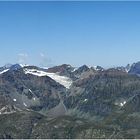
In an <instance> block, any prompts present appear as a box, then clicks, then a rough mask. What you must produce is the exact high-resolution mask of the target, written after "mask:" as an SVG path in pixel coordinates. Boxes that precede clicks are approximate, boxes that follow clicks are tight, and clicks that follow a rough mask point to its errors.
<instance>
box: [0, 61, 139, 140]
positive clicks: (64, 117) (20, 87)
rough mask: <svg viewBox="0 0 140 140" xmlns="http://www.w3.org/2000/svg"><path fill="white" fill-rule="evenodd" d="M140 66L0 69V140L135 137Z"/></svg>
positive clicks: (20, 67) (65, 65)
mask: <svg viewBox="0 0 140 140" xmlns="http://www.w3.org/2000/svg"><path fill="white" fill-rule="evenodd" d="M139 120H140V62H137V63H133V64H132V65H130V64H128V65H127V66H125V67H124V66H120V67H114V68H108V69H105V68H103V67H101V66H93V67H88V66H87V65H83V66H81V67H78V68H75V67H72V66H71V65H69V64H63V65H59V66H54V67H51V68H47V69H45V68H40V67H37V66H32V65H21V64H14V65H12V64H8V65H5V66H3V67H0V124H1V125H0V138H1V139H3V138H17V139H19V138H34V139H40V138H44V139H51V138H53V139H55V138H60V139H61V138H85V139H88V138H89V139H90V138H114V139H115V138H140V134H139V131H140V125H139Z"/></svg>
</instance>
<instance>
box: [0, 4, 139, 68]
mask: <svg viewBox="0 0 140 140" xmlns="http://www.w3.org/2000/svg"><path fill="white" fill-rule="evenodd" d="M136 61H140V2H0V65H4V64H5V63H17V62H20V63H28V64H34V65H41V66H51V65H59V64H63V63H69V64H71V65H73V66H80V65H82V64H87V65H101V66H103V67H111V66H117V65H126V64H127V63H133V62H136Z"/></svg>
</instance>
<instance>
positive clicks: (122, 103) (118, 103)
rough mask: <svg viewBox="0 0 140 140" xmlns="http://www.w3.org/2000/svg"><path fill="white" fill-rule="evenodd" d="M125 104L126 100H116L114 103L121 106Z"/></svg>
mask: <svg viewBox="0 0 140 140" xmlns="http://www.w3.org/2000/svg"><path fill="white" fill-rule="evenodd" d="M125 104H126V101H123V102H116V103H115V105H118V106H121V107H123V106H124V105H125Z"/></svg>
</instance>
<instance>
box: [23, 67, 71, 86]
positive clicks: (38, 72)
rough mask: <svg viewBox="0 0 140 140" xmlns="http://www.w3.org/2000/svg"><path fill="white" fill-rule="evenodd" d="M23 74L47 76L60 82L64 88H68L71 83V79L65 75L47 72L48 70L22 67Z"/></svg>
mask: <svg viewBox="0 0 140 140" xmlns="http://www.w3.org/2000/svg"><path fill="white" fill-rule="evenodd" d="M24 71H25V74H28V73H29V74H33V75H36V76H49V77H50V78H52V79H53V80H55V81H56V82H58V83H60V84H61V85H63V86H65V87H66V88H69V87H70V85H71V84H72V80H71V79H70V78H68V77H66V76H60V75H58V74H56V73H49V72H44V71H41V70H36V69H24Z"/></svg>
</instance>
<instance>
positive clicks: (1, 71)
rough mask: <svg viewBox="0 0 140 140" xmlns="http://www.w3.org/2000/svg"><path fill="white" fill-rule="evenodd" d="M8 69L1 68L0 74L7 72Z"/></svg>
mask: <svg viewBox="0 0 140 140" xmlns="http://www.w3.org/2000/svg"><path fill="white" fill-rule="evenodd" d="M8 70H9V69H6V70H3V71H1V72H0V74H3V73H5V72H7V71H8Z"/></svg>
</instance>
